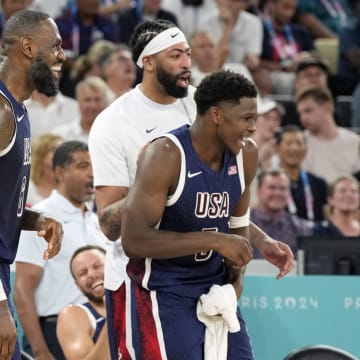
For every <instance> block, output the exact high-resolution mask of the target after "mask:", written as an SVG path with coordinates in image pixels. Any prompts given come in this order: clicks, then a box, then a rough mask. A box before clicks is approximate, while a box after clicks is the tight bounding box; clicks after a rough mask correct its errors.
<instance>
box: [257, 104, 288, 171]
mask: <svg viewBox="0 0 360 360" xmlns="http://www.w3.org/2000/svg"><path fill="white" fill-rule="evenodd" d="M283 115H284V108H283V107H282V106H281V105H279V104H278V103H277V102H276V101H274V100H272V99H271V98H266V97H265V98H262V99H260V100H259V101H258V117H257V119H256V132H255V133H254V135H253V136H252V138H253V139H254V140H255V142H256V145H257V146H258V151H259V167H260V168H261V169H263V170H265V169H268V168H271V167H276V166H277V165H278V159H277V158H276V156H275V155H276V139H275V133H276V130H277V129H278V128H279V127H280V126H281V117H282V116H283Z"/></svg>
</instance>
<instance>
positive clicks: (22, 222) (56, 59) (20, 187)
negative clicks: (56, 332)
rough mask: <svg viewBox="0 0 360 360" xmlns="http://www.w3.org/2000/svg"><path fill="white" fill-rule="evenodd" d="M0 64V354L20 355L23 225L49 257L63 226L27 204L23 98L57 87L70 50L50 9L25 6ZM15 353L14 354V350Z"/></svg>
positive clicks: (7, 32) (9, 27) (9, 29)
mask: <svg viewBox="0 0 360 360" xmlns="http://www.w3.org/2000/svg"><path fill="white" fill-rule="evenodd" d="M1 55H2V59H1V61H2V62H1V67H0V113H1V116H0V187H1V190H0V324H1V326H0V360H5V359H6V360H8V359H11V358H12V359H16V360H17V359H20V351H19V347H18V345H17V342H16V328H15V323H14V320H13V317H12V315H11V309H10V303H9V302H8V297H9V294H10V264H11V263H12V262H13V260H14V258H15V254H16V251H17V247H18V241H19V234H20V230H21V229H23V230H35V231H37V232H38V235H39V236H42V237H44V239H45V240H46V241H47V242H48V248H47V250H46V251H45V253H44V258H45V259H49V258H51V257H53V256H54V255H56V254H57V253H58V251H59V249H60V244H61V238H62V227H61V225H60V223H58V222H57V221H55V220H54V219H51V218H48V217H45V216H44V215H43V214H40V213H38V212H35V211H31V210H29V209H26V208H25V199H26V196H27V189H28V182H29V173H30V162H31V159H30V156H31V154H30V147H31V144H30V126H29V119H28V115H27V112H26V109H25V107H24V106H23V101H24V100H25V99H27V98H29V96H30V94H31V92H32V91H33V90H34V89H37V90H39V91H40V92H42V93H44V94H45V95H48V96H53V95H55V94H56V92H57V86H56V84H57V77H58V73H59V72H60V70H61V65H62V63H63V62H64V61H65V54H64V52H63V49H62V47H61V37H60V35H59V31H58V29H57V26H56V24H55V22H54V21H53V20H52V19H51V18H49V16H48V15H47V14H44V13H41V12H36V11H29V10H22V11H18V12H16V13H15V14H14V15H12V16H11V17H10V18H9V19H8V20H7V22H6V24H5V27H4V30H3V33H2V54H1ZM12 354H13V355H12Z"/></svg>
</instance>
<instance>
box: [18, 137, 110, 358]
mask: <svg viewBox="0 0 360 360" xmlns="http://www.w3.org/2000/svg"><path fill="white" fill-rule="evenodd" d="M53 169H54V174H55V178H56V184H57V186H56V190H53V192H52V193H51V195H50V196H49V197H48V198H46V199H44V200H43V201H41V202H39V203H38V204H37V205H36V206H35V207H34V208H35V209H38V210H42V211H44V212H46V213H47V214H49V215H56V217H57V219H59V220H60V221H61V223H62V226H63V230H64V237H63V241H62V244H61V249H60V252H59V254H58V255H57V256H56V257H54V259H52V260H51V261H45V260H44V259H43V256H42V254H43V251H44V249H45V243H44V241H43V239H41V238H39V237H38V236H37V233H36V232H34V231H23V232H22V233H21V236H20V242H19V249H18V253H17V257H16V279H15V287H14V300H15V304H16V308H17V311H18V315H19V318H20V321H21V324H22V327H23V329H24V333H25V337H24V338H23V349H24V350H25V351H26V352H27V353H29V354H31V353H32V354H33V355H34V356H35V357H36V359H56V360H62V359H65V357H64V355H63V354H62V350H61V347H60V345H59V343H58V340H57V337H56V322H57V315H58V313H59V312H60V311H61V310H62V309H63V308H64V307H65V306H66V305H68V304H71V303H83V302H85V301H86V300H87V299H86V297H85V296H84V295H83V294H82V293H81V292H80V290H79V289H78V288H77V287H76V285H75V283H74V281H73V279H72V276H71V273H70V269H69V261H70V258H71V256H72V254H73V253H74V251H75V250H76V249H77V248H78V247H80V246H83V245H88V244H95V245H99V246H104V244H105V243H106V240H105V239H106V238H105V236H104V235H103V233H102V232H101V230H100V227H99V223H98V218H97V216H96V215H95V213H94V212H93V211H92V209H91V208H89V206H88V205H87V201H89V200H92V198H93V195H94V189H93V175H92V168H91V163H90V155H89V152H88V148H87V145H86V144H84V143H81V142H78V141H66V142H64V143H62V144H61V145H60V146H58V147H57V148H56V150H55V153H54V157H53ZM31 350H32V351H31Z"/></svg>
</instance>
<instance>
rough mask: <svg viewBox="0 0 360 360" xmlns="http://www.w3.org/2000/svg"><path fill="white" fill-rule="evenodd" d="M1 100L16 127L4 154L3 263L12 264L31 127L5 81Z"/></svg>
mask: <svg viewBox="0 0 360 360" xmlns="http://www.w3.org/2000/svg"><path fill="white" fill-rule="evenodd" d="M0 96H3V97H4V98H5V99H7V101H8V102H9V104H10V106H11V108H12V111H13V115H14V123H15V133H14V136H13V138H12V140H11V143H10V145H9V146H8V147H7V148H6V149H4V150H3V151H0V186H1V188H0V189H1V190H0V262H5V263H12V262H13V260H14V258H15V255H16V251H17V247H18V242H19V235H20V230H21V221H22V215H23V212H24V207H25V201H26V196H27V189H28V183H29V174H30V163H31V144H30V124H29V118H28V114H27V111H26V109H25V108H24V107H23V106H22V105H20V104H19V103H18V102H17V101H16V100H15V99H14V98H13V96H12V95H11V94H10V92H9V91H8V89H7V88H6V86H5V85H4V83H2V82H1V81H0Z"/></svg>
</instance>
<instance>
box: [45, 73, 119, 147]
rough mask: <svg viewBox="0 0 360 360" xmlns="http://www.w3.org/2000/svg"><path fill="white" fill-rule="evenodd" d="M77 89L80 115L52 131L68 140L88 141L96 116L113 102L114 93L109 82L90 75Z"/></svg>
mask: <svg viewBox="0 0 360 360" xmlns="http://www.w3.org/2000/svg"><path fill="white" fill-rule="evenodd" d="M75 91H76V99H77V101H78V103H79V110H80V117H79V118H78V119H74V120H73V121H72V122H71V123H69V124H65V125H61V126H59V127H56V128H55V129H54V130H53V131H52V132H53V133H54V134H57V135H60V136H62V137H63V138H64V139H66V140H79V141H83V142H85V143H87V141H88V137H89V131H90V129H91V126H92V124H93V122H94V120H95V118H96V116H98V115H99V114H100V113H101V111H103V110H104V109H105V108H106V107H107V106H108V105H109V104H110V103H111V102H112V100H113V99H114V95H113V93H112V92H111V90H110V88H109V87H108V86H107V84H106V83H105V82H104V81H103V80H102V79H101V78H99V77H97V76H89V77H87V78H85V79H84V80H82V81H80V82H79V83H78V84H77V85H76V90H75Z"/></svg>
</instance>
